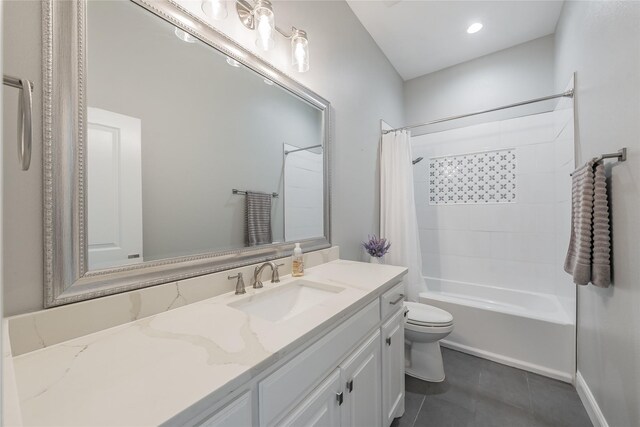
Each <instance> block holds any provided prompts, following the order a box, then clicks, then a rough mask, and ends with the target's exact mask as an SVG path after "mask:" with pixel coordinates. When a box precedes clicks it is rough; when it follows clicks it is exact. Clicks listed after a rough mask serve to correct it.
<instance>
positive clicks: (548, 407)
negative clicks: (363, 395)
mask: <svg viewBox="0 0 640 427" xmlns="http://www.w3.org/2000/svg"><path fill="white" fill-rule="evenodd" d="M442 356H443V358H444V369H445V373H446V376H447V377H446V379H445V381H444V382H442V383H428V382H425V381H420V380H417V379H415V378H412V377H409V376H407V377H406V386H405V388H406V391H407V393H406V399H405V414H404V416H403V417H401V418H397V419H396V420H395V421H394V422H393V424H392V427H423V426H429V427H459V426H474V427H485V426H487V427H488V426H491V427H592V425H591V421H589V417H588V416H587V413H586V411H585V409H584V407H583V406H582V402H580V398H579V397H578V394H577V393H576V391H575V389H574V388H573V387H572V386H571V385H569V384H566V383H563V382H560V381H556V380H552V379H549V378H546V377H542V376H540V375H536V374H532V373H529V372H525V371H522V370H520V369H515V368H511V367H509V366H504V365H500V364H498V363H494V362H491V361H488V360H485V359H480V358H478V357H474V356H470V355H468V354H464V353H460V352H457V351H453V350H449V349H446V348H443V349H442Z"/></svg>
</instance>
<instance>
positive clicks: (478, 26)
mask: <svg viewBox="0 0 640 427" xmlns="http://www.w3.org/2000/svg"><path fill="white" fill-rule="evenodd" d="M481 29H482V23H481V22H474V23H473V24H471V25H469V28H467V33H469V34H475V33H477V32H478V31H480V30H481Z"/></svg>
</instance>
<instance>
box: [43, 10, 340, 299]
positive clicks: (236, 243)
mask: <svg viewBox="0 0 640 427" xmlns="http://www.w3.org/2000/svg"><path fill="white" fill-rule="evenodd" d="M43 38H44V43H43V46H44V47H43V48H44V52H43V53H44V61H43V62H44V64H45V67H44V70H43V73H44V75H43V85H44V88H43V90H44V96H43V98H44V165H43V167H44V189H45V190H44V201H45V204H44V206H45V213H44V217H45V223H44V238H45V305H46V306H47V307H51V306H56V305H60V304H67V303H71V302H75V301H80V300H84V299H89V298H96V297H100V296H104V295H109V294H113V293H118V292H124V291H128V290H132V289H137V288H142V287H146V286H152V285H157V284H161V283H168V282H173V281H176V280H180V279H185V278H189V277H194V276H199V275H204V274H208V273H212V272H216V271H221V270H225V269H230V268H234V267H239V266H242V265H247V264H251V263H255V262H260V261H264V260H270V259H275V258H278V257H282V256H286V255H288V254H289V253H290V252H291V251H292V249H293V244H294V242H301V243H302V246H303V248H304V249H305V250H307V251H309V250H316V249H322V248H326V247H329V246H330V194H329V193H330V186H329V178H330V174H329V155H330V134H331V130H330V129H331V127H330V123H331V120H330V105H329V102H327V101H326V100H325V99H323V98H322V97H320V96H319V95H317V94H315V93H314V92H313V91H311V90H309V89H308V88H306V87H305V86H303V85H301V84H300V83H298V82H297V81H295V80H294V79H293V78H291V77H289V76H288V75H287V74H285V73H283V72H282V71H279V70H278V69H275V68H274V67H272V66H271V65H269V64H268V63H267V62H265V61H263V60H262V59H260V58H258V57H257V56H255V55H253V54H252V53H251V52H250V51H248V50H246V49H244V48H243V47H242V46H240V45H239V44H237V43H236V42H234V41H233V40H231V39H229V38H227V37H226V36H225V35H223V34H222V33H220V32H218V31H217V30H215V29H214V28H212V27H211V26H210V25H208V24H207V23H206V22H204V21H202V20H200V19H199V18H197V17H196V16H194V15H192V14H191V13H189V12H188V11H187V10H186V9H184V8H182V7H181V6H180V5H179V4H177V3H174V2H173V1H171V0H152V1H146V0H131V1H129V0H120V1H94V0H89V1H86V0H73V1H56V0H43Z"/></svg>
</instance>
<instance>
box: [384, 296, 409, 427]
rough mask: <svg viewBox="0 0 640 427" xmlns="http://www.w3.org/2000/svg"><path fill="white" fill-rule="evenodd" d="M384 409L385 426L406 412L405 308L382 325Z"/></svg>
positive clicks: (401, 308)
mask: <svg viewBox="0 0 640 427" xmlns="http://www.w3.org/2000/svg"><path fill="white" fill-rule="evenodd" d="M381 329H382V410H383V422H384V427H388V426H389V425H391V422H392V421H393V419H394V418H397V417H400V416H402V415H403V414H404V308H403V307H402V306H401V307H400V308H399V309H398V310H397V311H396V312H395V313H394V314H393V315H392V316H391V319H389V320H388V321H387V322H386V323H385V324H384V325H382V328H381Z"/></svg>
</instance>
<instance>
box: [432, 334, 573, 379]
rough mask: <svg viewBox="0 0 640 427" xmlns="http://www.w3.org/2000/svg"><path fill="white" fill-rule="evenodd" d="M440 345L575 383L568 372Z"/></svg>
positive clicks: (447, 343) (461, 346)
mask: <svg viewBox="0 0 640 427" xmlns="http://www.w3.org/2000/svg"><path fill="white" fill-rule="evenodd" d="M440 344H441V345H442V346H443V347H447V348H450V349H452V350H457V351H461V352H463V353H467V354H471V355H473V356H478V357H482V358H483V359H488V360H491V361H493V362H497V363H502V364H503V365H507V366H512V367H514V368H518V369H522V370H524V371H529V372H533V373H534V374H538V375H542V376H545V377H549V378H553V379H556V380H560V381H563V382H565V383H570V384H571V383H572V382H573V375H571V374H570V373H568V372H562V371H558V370H555V369H550V368H546V367H544V366H540V365H536V364H533V363H529V362H525V361H523V360H518V359H514V358H511V357H508V356H504V355H502V354H497V353H492V352H490V351H486V350H480V349H479V348H476V347H469V346H466V345H464V344H458V343H455V342H451V341H447V340H442V341H440Z"/></svg>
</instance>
